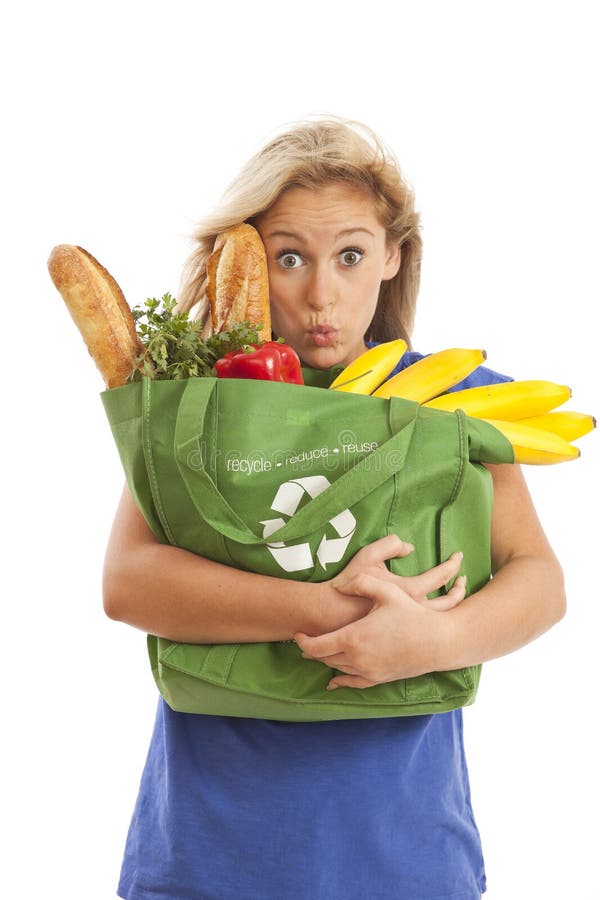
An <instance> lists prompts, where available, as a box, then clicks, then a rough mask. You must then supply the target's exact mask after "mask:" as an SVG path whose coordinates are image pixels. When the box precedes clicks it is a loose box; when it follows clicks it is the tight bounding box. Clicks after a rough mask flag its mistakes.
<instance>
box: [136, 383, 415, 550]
mask: <svg viewBox="0 0 600 900" xmlns="http://www.w3.org/2000/svg"><path fill="white" fill-rule="evenodd" d="M216 383H217V380H216V379H210V378H192V379H190V380H189V381H188V384H187V385H186V388H185V391H184V394H183V396H182V399H181V404H180V407H179V411H178V416H177V423H176V427H175V456H176V460H177V466H178V468H179V472H180V474H181V477H182V479H183V481H184V483H185V485H186V487H187V490H188V493H189V495H190V498H191V500H192V502H193V504H194V506H195V508H196V510H197V512H198V514H199V515H200V516H201V518H202V519H203V520H204V521H206V522H207V523H208V524H210V525H211V527H212V528H214V529H215V530H216V531H218V532H219V533H220V534H222V535H224V536H225V537H227V538H230V539H231V540H235V541H237V542H238V543H241V544H248V545H258V544H263V545H264V544H271V543H276V542H278V541H284V540H295V539H297V538H300V537H303V536H305V535H306V534H308V533H309V532H311V531H316V530H318V529H320V528H324V527H325V525H326V524H327V523H328V522H329V521H330V520H331V519H332V518H333V517H334V516H336V515H338V514H339V513H340V512H342V511H343V510H344V509H346V508H347V507H349V506H351V505H354V504H356V503H357V502H358V501H360V500H362V499H363V498H364V497H366V496H367V495H368V494H370V493H371V492H372V491H374V490H375V489H376V488H378V487H379V486H380V485H381V484H383V483H384V482H385V481H387V480H388V478H390V477H391V476H392V475H393V474H394V473H395V472H397V471H398V470H399V469H400V468H402V466H403V465H404V462H405V460H406V456H407V453H408V451H409V449H410V446H411V442H412V438H413V433H414V429H415V422H416V415H417V410H418V406H417V405H416V404H415V405H414V409H411V415H412V419H411V420H409V422H408V423H406V401H395V400H392V401H391V403H390V411H391V421H392V422H393V421H394V420H396V421H402V422H403V423H405V424H404V427H402V428H401V430H399V431H397V432H396V433H395V434H393V435H392V437H391V438H389V439H388V440H387V441H385V442H384V443H383V444H381V445H380V446H379V447H378V448H377V450H375V451H373V453H370V454H369V455H368V456H366V457H364V458H363V459H362V460H361V461H360V462H358V463H357V464H356V465H355V466H353V468H352V469H350V470H348V471H347V472H345V473H344V474H343V475H341V476H340V477H339V478H338V479H337V480H336V481H335V482H334V483H333V484H331V485H330V486H329V487H328V488H326V489H325V490H324V491H322V493H320V494H318V496H315V497H314V498H313V499H311V500H310V501H309V502H308V503H307V504H306V505H305V506H303V507H302V509H300V510H299V511H298V512H297V513H296V514H295V515H294V517H293V518H292V519H290V520H289V521H288V522H287V523H286V524H285V525H283V526H282V527H281V528H279V529H277V531H274V532H272V533H271V534H269V535H268V536H267V537H263V535H261V534H256V533H255V532H254V531H252V529H251V528H249V527H248V525H246V523H245V522H244V521H243V520H242V519H241V518H240V517H239V516H238V514H237V513H236V512H235V510H234V509H233V508H232V507H231V506H230V505H229V503H228V502H227V500H226V499H225V497H223V495H222V494H221V492H220V491H219V489H218V487H217V485H216V484H215V483H214V481H213V480H212V478H211V477H210V474H209V473H208V471H207V470H206V466H205V462H204V454H203V452H202V436H203V431H202V430H200V431H199V430H198V427H199V425H200V429H202V427H203V424H204V419H205V416H206V412H207V409H208V405H209V403H210V400H211V398H212V395H213V392H214V391H215V389H216ZM145 400H146V403H147V409H145V410H144V421H145V422H146V423H148V425H149V424H150V423H151V408H150V403H151V393H150V392H148V393H147V394H145ZM397 404H400V405H402V406H403V407H404V408H403V410H402V413H400V414H398V410H396V409H395V407H396V405H397ZM411 406H412V404H411ZM148 430H149V429H148ZM190 435H191V436H190ZM149 474H151V473H149ZM290 480H292V481H293V480H294V479H290ZM151 483H152V484H153V486H154V489H155V490H158V481H157V479H156V477H152V475H151ZM160 506H161V507H162V504H160Z"/></svg>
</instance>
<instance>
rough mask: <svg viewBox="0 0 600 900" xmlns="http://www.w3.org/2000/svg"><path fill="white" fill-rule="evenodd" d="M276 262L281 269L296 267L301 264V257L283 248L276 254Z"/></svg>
mask: <svg viewBox="0 0 600 900" xmlns="http://www.w3.org/2000/svg"><path fill="white" fill-rule="evenodd" d="M277 262H278V263H279V265H280V266H281V268H282V269H297V268H298V267H299V266H300V265H301V264H302V257H301V256H300V254H299V253H294V252H293V251H291V250H283V251H282V252H281V253H280V254H279V255H278V257H277Z"/></svg>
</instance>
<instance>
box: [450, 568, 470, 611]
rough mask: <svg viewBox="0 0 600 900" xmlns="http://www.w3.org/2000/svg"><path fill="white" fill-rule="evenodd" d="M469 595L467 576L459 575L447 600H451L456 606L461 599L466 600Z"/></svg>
mask: <svg viewBox="0 0 600 900" xmlns="http://www.w3.org/2000/svg"><path fill="white" fill-rule="evenodd" d="M466 595H467V576H466V575H459V576H458V578H456V580H455V582H454V584H453V585H452V587H451V588H450V590H449V591H448V593H447V594H446V600H451V601H452V603H453V605H454V606H456V604H457V603H460V602H461V600H464V599H465V597H466Z"/></svg>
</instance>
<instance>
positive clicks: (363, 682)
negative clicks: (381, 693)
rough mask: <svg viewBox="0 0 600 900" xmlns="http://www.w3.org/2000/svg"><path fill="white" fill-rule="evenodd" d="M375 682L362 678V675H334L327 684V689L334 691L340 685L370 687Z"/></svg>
mask: <svg viewBox="0 0 600 900" xmlns="http://www.w3.org/2000/svg"><path fill="white" fill-rule="evenodd" d="M376 684H377V682H376V681H369V679H368V678H363V677H362V675H336V677H335V678H332V679H331V681H330V682H329V684H328V685H327V690H328V691H335V690H336V688H341V687H351V688H370V687H375V685H376Z"/></svg>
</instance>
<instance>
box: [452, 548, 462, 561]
mask: <svg viewBox="0 0 600 900" xmlns="http://www.w3.org/2000/svg"><path fill="white" fill-rule="evenodd" d="M452 556H453V557H454V558H455V559H462V558H463V556H464V553H463V552H462V550H459V551H458V552H457V553H453V554H452Z"/></svg>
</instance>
